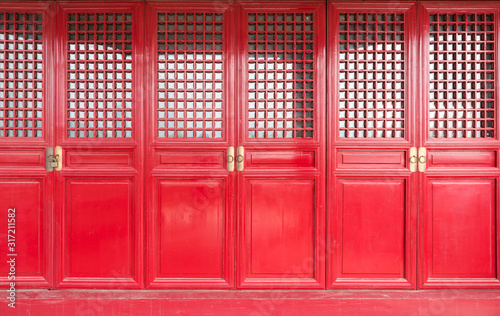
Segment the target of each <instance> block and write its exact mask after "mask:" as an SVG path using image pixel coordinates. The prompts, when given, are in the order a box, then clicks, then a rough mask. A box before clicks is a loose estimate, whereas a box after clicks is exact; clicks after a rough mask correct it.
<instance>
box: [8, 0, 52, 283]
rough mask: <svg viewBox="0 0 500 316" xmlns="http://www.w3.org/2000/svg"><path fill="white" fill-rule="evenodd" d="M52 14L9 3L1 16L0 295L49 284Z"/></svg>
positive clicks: (47, 6) (43, 8)
mask: <svg viewBox="0 0 500 316" xmlns="http://www.w3.org/2000/svg"><path fill="white" fill-rule="evenodd" d="M51 7H52V6H51V5H50V4H30V5H24V4H21V3H13V4H12V3H11V4H8V5H4V6H3V7H2V9H0V209H1V211H0V222H1V223H2V224H1V225H0V237H1V242H0V252H1V253H2V256H3V259H2V260H1V262H0V275H1V278H0V284H1V285H2V287H10V282H16V283H17V285H16V287H17V288H21V287H28V288H37V287H49V286H51V284H52V272H51V271H52V243H51V234H52V230H51V223H52V216H51V215H52V213H51V210H52V185H53V180H54V173H53V172H47V171H46V168H45V149H46V148H47V147H49V146H53V141H54V139H53V136H54V134H53V130H52V129H51V126H52V122H53V121H52V111H53V108H52V104H53V103H52V101H53V96H52V93H51V86H50V84H48V83H49V82H51V81H52V77H51V68H52V66H53V59H52V49H51V45H50V43H51V41H52V38H51V36H52V28H53V24H52V22H53V21H51V18H50V13H51V11H50V9H51ZM11 259H14V263H13V264H12V265H11V263H10V262H9V261H11ZM12 277H15V279H12Z"/></svg>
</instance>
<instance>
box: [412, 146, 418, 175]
mask: <svg viewBox="0 0 500 316" xmlns="http://www.w3.org/2000/svg"><path fill="white" fill-rule="evenodd" d="M417 162H418V157H417V147H412V148H410V171H411V172H416V171H417Z"/></svg>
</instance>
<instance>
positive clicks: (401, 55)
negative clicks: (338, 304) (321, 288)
mask: <svg viewBox="0 0 500 316" xmlns="http://www.w3.org/2000/svg"><path fill="white" fill-rule="evenodd" d="M415 11H416V10H415V5H414V4H411V3H405V4H401V3H400V4H398V5H388V4H378V3H365V2H363V3H348V4H346V3H336V2H331V3H330V6H329V11H328V15H329V19H330V20H329V21H331V23H330V24H329V45H328V48H329V52H328V53H329V58H330V59H329V60H330V61H331V63H329V74H330V76H329V78H330V84H329V100H330V107H329V110H330V112H329V121H328V123H329V126H328V127H329V129H328V133H327V135H329V137H330V138H329V149H328V162H329V164H328V166H329V173H328V175H329V178H328V219H327V232H328V238H327V243H328V247H327V258H328V264H327V272H328V277H327V286H328V287H329V288H415V281H416V280H415V251H416V249H415V239H416V232H415V228H416V226H415V214H416V207H415V203H416V199H415V197H416V191H415V190H416V185H415V184H416V183H415V181H416V175H415V173H412V172H410V169H409V167H410V166H409V149H410V147H413V146H415V132H414V130H415V128H416V120H415V113H414V112H415V100H414V88H415V78H416V75H415V48H416V41H415V39H416V34H415V24H416V21H415Z"/></svg>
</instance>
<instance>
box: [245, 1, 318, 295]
mask: <svg viewBox="0 0 500 316" xmlns="http://www.w3.org/2000/svg"><path fill="white" fill-rule="evenodd" d="M324 10H325V6H324V3H320V2H308V3H306V4H299V5H296V4H294V5H290V4H284V3H265V4H264V3H259V4H255V3H254V4H250V3H241V4H239V5H238V14H237V16H238V34H239V35H238V40H239V42H238V47H239V51H238V52H239V56H238V58H239V64H238V65H239V69H240V70H241V71H239V72H238V73H237V75H236V81H237V83H238V91H239V92H240V93H239V97H238V111H239V112H238V146H242V147H244V149H245V154H244V157H237V160H239V159H241V160H240V161H241V162H242V165H241V168H240V170H241V171H239V172H238V201H237V205H238V211H239V212H238V227H237V229H238V232H237V236H238V243H237V245H238V246H237V249H238V254H237V260H238V263H237V268H236V270H237V278H238V280H237V287H238V288H290V289H294V288H324V256H323V255H322V253H324V243H323V239H324V229H323V227H324V214H323V212H324V188H325V187H324V181H325V180H324V176H325V174H324V170H325V165H324V139H325V138H324V137H323V136H324V122H323V117H324V115H325V100H324V90H323V89H324V84H325V73H324V69H325V60H324V52H325V47H324V44H325V38H324V33H323V32H321V31H320V30H321V29H324V28H325V19H324V14H323V12H324Z"/></svg>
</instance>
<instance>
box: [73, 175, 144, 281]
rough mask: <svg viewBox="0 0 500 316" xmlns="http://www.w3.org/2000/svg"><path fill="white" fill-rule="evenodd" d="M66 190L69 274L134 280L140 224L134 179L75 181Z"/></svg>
mask: <svg viewBox="0 0 500 316" xmlns="http://www.w3.org/2000/svg"><path fill="white" fill-rule="evenodd" d="M65 187H66V189H67V198H66V200H67V204H66V207H65V214H64V236H65V240H66V241H67V242H66V244H65V246H66V247H65V250H66V251H65V253H66V254H67V255H66V256H67V260H68V264H67V267H66V269H67V270H66V273H65V275H67V276H68V278H72V277H82V278H86V277H89V278H92V277H100V276H106V275H108V274H112V275H113V276H115V277H117V278H119V277H128V278H130V277H131V276H132V271H133V267H134V265H133V263H134V258H133V253H134V251H133V247H132V246H133V244H134V240H133V235H134V234H133V232H134V230H133V225H136V224H135V223H133V204H132V203H131V202H132V201H133V197H132V192H133V182H132V180H123V179H113V180H112V179H105V180H98V179H93V180H87V179H85V180H83V179H74V178H73V179H71V180H68V181H67V183H66V185H65ZM103 214H106V215H105V216H103ZM88 258H92V260H89V259H88Z"/></svg>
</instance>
